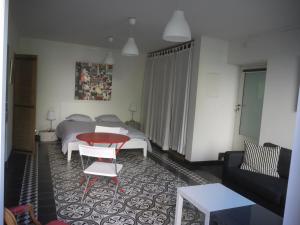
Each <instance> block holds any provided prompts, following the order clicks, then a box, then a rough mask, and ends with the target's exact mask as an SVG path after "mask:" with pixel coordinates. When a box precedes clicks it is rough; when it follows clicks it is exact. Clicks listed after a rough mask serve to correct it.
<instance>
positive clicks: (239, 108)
mask: <svg viewBox="0 0 300 225" xmlns="http://www.w3.org/2000/svg"><path fill="white" fill-rule="evenodd" d="M241 108H242V105H241V104H237V105H235V108H234V111H235V112H239V111H240V110H241Z"/></svg>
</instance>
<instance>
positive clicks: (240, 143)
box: [232, 63, 267, 150]
mask: <svg viewBox="0 0 300 225" xmlns="http://www.w3.org/2000/svg"><path fill="white" fill-rule="evenodd" d="M247 70H248V71H261V70H266V71H267V65H266V64H265V63H264V64H255V65H250V66H241V67H240V70H239V74H240V80H239V88H238V95H237V103H236V105H235V108H234V110H235V112H236V114H235V119H234V131H233V140H232V149H233V150H244V141H245V140H246V139H248V140H249V139H251V138H250V137H247V136H243V135H241V134H239V130H240V121H241V114H242V104H243V95H244V83H245V71H247Z"/></svg>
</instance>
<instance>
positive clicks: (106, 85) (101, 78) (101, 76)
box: [75, 62, 113, 101]
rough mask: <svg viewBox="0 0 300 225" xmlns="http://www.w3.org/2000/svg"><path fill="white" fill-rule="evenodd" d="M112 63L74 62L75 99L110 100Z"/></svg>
mask: <svg viewBox="0 0 300 225" xmlns="http://www.w3.org/2000/svg"><path fill="white" fill-rule="evenodd" d="M112 69H113V66H112V65H107V64H97V63H86V62H76V67H75V99H77V100H102V101H109V100H111V92H112Z"/></svg>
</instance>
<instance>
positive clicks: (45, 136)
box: [39, 130, 57, 142]
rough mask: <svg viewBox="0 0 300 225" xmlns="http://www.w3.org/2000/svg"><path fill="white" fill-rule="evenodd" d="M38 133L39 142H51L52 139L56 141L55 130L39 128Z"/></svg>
mask: <svg viewBox="0 0 300 225" xmlns="http://www.w3.org/2000/svg"><path fill="white" fill-rule="evenodd" d="M39 135H40V141H41V142H52V141H57V137H56V134H55V130H51V131H49V130H41V131H40V132H39Z"/></svg>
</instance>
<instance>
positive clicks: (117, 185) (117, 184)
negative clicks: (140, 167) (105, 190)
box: [111, 181, 120, 207]
mask: <svg viewBox="0 0 300 225" xmlns="http://www.w3.org/2000/svg"><path fill="white" fill-rule="evenodd" d="M119 183H120V182H119V181H118V182H116V188H115V194H114V197H113V202H112V204H111V207H112V206H114V204H115V199H116V195H117V192H118V187H119Z"/></svg>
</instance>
